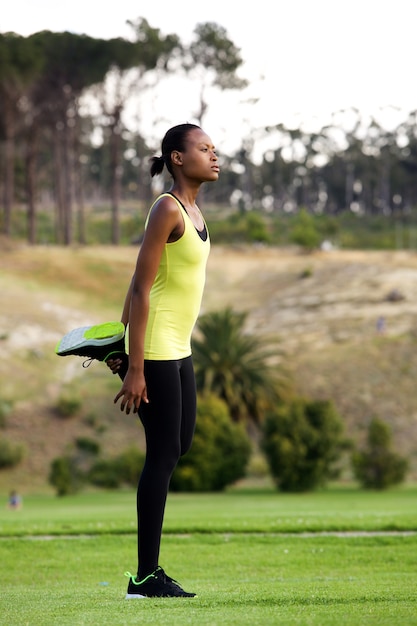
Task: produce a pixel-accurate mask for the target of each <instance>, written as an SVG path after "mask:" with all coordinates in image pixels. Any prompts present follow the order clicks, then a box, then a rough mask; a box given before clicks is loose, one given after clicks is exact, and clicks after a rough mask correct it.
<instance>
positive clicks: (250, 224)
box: [246, 212, 271, 243]
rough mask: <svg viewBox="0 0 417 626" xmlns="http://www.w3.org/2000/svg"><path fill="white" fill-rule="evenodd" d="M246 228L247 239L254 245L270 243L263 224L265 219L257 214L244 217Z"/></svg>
mask: <svg viewBox="0 0 417 626" xmlns="http://www.w3.org/2000/svg"><path fill="white" fill-rule="evenodd" d="M246 228H247V233H248V239H249V241H251V242H254V243H270V241H271V237H270V235H269V233H268V229H267V226H266V223H265V219H264V218H263V216H262V215H260V214H259V213H253V212H252V213H248V214H247V215H246Z"/></svg>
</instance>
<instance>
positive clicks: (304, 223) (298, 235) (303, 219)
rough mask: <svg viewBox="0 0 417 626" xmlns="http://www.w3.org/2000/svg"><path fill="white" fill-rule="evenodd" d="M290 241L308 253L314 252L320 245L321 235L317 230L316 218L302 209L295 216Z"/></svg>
mask: <svg viewBox="0 0 417 626" xmlns="http://www.w3.org/2000/svg"><path fill="white" fill-rule="evenodd" d="M290 240H291V241H292V242H293V243H296V244H298V245H299V246H301V247H302V248H303V249H304V250H306V251H309V250H314V249H315V248H317V247H318V246H319V244H320V241H321V235H320V233H319V231H318V230H317V227H316V222H315V219H314V216H313V215H311V214H310V213H308V212H307V211H306V210H305V209H301V211H300V212H299V213H298V215H296V216H295V219H294V225H293V229H292V232H291V235H290Z"/></svg>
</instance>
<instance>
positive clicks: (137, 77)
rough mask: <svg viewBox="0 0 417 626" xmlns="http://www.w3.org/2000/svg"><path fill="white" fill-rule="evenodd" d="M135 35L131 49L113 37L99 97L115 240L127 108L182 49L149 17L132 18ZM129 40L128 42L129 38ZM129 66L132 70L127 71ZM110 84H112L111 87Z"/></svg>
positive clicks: (176, 38) (117, 238)
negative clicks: (150, 76) (107, 150)
mask: <svg viewBox="0 0 417 626" xmlns="http://www.w3.org/2000/svg"><path fill="white" fill-rule="evenodd" d="M128 24H129V25H130V26H131V27H132V29H133V31H134V35H135V41H134V42H132V43H131V44H130V48H129V50H126V48H125V47H124V45H122V46H121V44H122V41H123V40H111V41H110V42H109V44H110V45H111V46H112V49H113V54H112V58H113V62H112V68H111V72H110V73H109V76H108V80H107V81H106V82H105V83H104V84H103V85H101V86H100V89H99V90H96V93H97V92H100V95H99V100H100V103H101V108H102V111H103V114H104V117H105V125H106V128H107V130H108V134H109V147H110V169H111V214H112V224H111V238H112V243H113V244H116V245H117V244H118V243H119V241H120V225H119V204H120V196H121V183H122V176H123V164H122V146H123V133H124V131H125V127H124V124H123V112H124V109H125V106H126V103H127V102H128V101H129V97H130V96H131V95H132V94H133V93H134V92H136V93H137V92H140V90H141V89H144V88H145V80H144V77H145V76H146V75H147V74H148V73H150V72H156V74H157V75H159V74H161V73H165V72H167V71H168V69H169V60H170V58H171V57H172V56H173V55H174V53H175V51H178V50H179V49H180V43H179V39H178V37H177V35H173V34H170V35H166V36H163V35H161V32H160V29H159V28H152V27H151V26H150V25H149V23H148V22H147V20H145V19H143V18H141V19H139V20H137V21H136V22H131V21H129V22H128ZM125 43H127V42H125ZM126 70H129V71H126ZM109 84H110V85H111V87H110V88H109Z"/></svg>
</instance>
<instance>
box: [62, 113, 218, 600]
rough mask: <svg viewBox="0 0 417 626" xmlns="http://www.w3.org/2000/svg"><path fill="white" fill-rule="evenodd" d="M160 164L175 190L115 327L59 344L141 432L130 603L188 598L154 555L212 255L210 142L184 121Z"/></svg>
mask: <svg viewBox="0 0 417 626" xmlns="http://www.w3.org/2000/svg"><path fill="white" fill-rule="evenodd" d="M164 167H166V168H167V170H168V172H169V173H170V175H171V176H172V185H171V187H170V189H169V191H168V192H166V193H163V194H161V195H160V196H159V197H158V198H156V200H155V201H154V203H153V204H152V206H151V208H150V210H149V213H148V217H147V219H146V223H145V234H144V237H143V240H142V244H141V248H140V251H139V255H138V259H137V263H136V269H135V272H134V275H133V278H132V281H131V284H130V287H129V289H128V292H127V295H126V298H125V303H124V307H123V312H122V317H121V322H109V323H107V324H104V325H98V326H95V327H85V328H81V329H75V330H74V331H71V333H68V334H67V335H66V336H65V337H64V338H63V339H62V340H61V341H60V342H59V343H58V345H57V347H56V353H57V354H59V355H61V356H66V355H68V354H78V355H80V356H86V357H88V358H90V359H98V360H100V361H105V362H106V363H107V365H108V366H109V367H110V369H111V370H112V372H113V373H117V374H119V376H120V378H121V379H122V380H123V385H122V387H121V389H120V391H119V393H118V394H117V395H116V397H115V399H114V401H115V403H117V402H119V401H120V408H121V410H122V411H126V413H128V414H129V413H130V412H133V413H138V414H139V417H140V419H141V422H142V424H143V427H144V430H145V439H146V459H145V465H144V468H143V471H142V474H141V476H140V479H139V484H138V492H137V515H138V570H137V575H136V576H133V575H131V574H130V573H129V572H126V575H127V576H129V584H128V590H127V594H126V598H128V599H130V598H144V597H169V596H174V597H176V596H182V597H193V596H195V594H194V593H187V592H186V591H184V590H183V589H182V588H181V587H180V585H179V584H178V583H177V582H176V581H175V580H174V579H172V578H171V577H170V576H168V575H167V574H165V572H164V570H163V569H162V568H161V567H160V566H159V552H160V544H161V535H162V525H163V519H164V512H165V504H166V499H167V494H168V488H169V483H170V480H171V476H172V473H173V471H174V469H175V466H176V465H177V463H178V460H179V458H180V456H182V455H184V454H185V453H186V452H187V451H188V450H189V449H190V446H191V443H192V439H193V435H194V428H195V420H196V384H195V377H194V368H193V362H192V356H191V334H192V331H193V328H194V325H195V323H196V321H197V317H198V314H199V311H200V306H201V299H202V295H203V289H204V283H205V276H206V264H207V258H208V255H209V250H210V239H209V234H208V230H207V225H206V223H205V220H204V218H203V215H202V214H201V212H200V210H199V208H198V206H197V204H196V200H197V195H198V193H199V190H200V187H201V185H202V183H206V182H212V181H216V180H217V179H218V177H219V165H218V158H217V154H216V150H215V148H214V146H213V143H212V141H211V139H210V137H209V136H208V135H206V133H205V132H204V131H203V130H202V129H201V128H200V127H199V126H196V125H194V124H181V125H179V126H174V127H173V128H171V129H170V130H168V132H167V133H166V135H165V137H164V139H163V140H162V154H161V156H158V157H156V156H155V157H153V158H152V159H151V169H150V173H151V176H155V175H158V174H161V173H162V171H163V169H164ZM127 325H129V351H128V352H129V354H128V355H127V354H126V353H125V351H124V334H125V328H126V327H127Z"/></svg>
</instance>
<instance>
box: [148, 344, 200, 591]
mask: <svg viewBox="0 0 417 626" xmlns="http://www.w3.org/2000/svg"><path fill="white" fill-rule="evenodd" d="M145 380H146V386H147V391H148V398H149V404H145V403H144V402H142V403H141V404H140V407H139V417H140V419H141V421H142V424H143V427H144V430H145V438H146V460H145V465H144V468H143V471H142V474H141V476H140V479H139V484H138V493H137V512H138V563H139V565H138V578H139V579H142V578H144V577H145V576H147V575H148V574H150V573H151V572H153V571H154V570H155V569H156V567H157V566H158V560H159V549H160V544H161V534H162V523H163V519H164V511H165V503H166V498H167V494H168V488H169V483H170V480H171V476H172V473H173V471H174V469H175V466H176V464H177V463H178V460H179V458H180V456H182V455H183V454H185V453H186V452H187V451H188V450H189V449H190V447H191V443H192V439H193V435H194V429H195V420H196V386H195V377H194V368H193V362H192V358H191V356H189V357H187V358H185V359H180V360H178V361H145Z"/></svg>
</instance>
